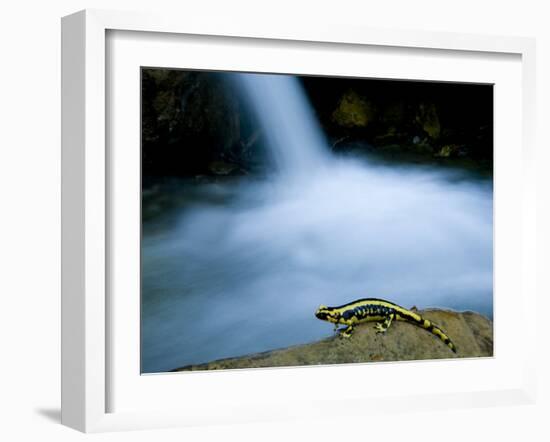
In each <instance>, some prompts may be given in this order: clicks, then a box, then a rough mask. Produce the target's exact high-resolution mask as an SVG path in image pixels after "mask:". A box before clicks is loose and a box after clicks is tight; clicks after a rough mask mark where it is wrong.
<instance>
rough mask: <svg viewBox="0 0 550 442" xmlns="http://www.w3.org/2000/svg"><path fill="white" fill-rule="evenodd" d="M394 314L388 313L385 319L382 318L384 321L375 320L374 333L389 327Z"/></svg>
mask: <svg viewBox="0 0 550 442" xmlns="http://www.w3.org/2000/svg"><path fill="white" fill-rule="evenodd" d="M394 317H395V315H394V314H393V313H392V314H391V315H388V316H387V317H386V319H384V322H377V323H376V325H375V326H374V329H375V330H376V333H377V334H378V333H386V331H387V330H388V328H390V325H391V323H392V321H393V319H394Z"/></svg>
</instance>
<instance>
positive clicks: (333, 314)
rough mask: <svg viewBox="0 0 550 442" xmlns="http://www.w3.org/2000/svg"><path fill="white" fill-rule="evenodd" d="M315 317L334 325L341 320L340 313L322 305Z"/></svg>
mask: <svg viewBox="0 0 550 442" xmlns="http://www.w3.org/2000/svg"><path fill="white" fill-rule="evenodd" d="M315 316H317V318H318V319H321V320H323V321H328V322H332V323H334V324H336V323H337V322H338V321H339V320H340V312H338V310H336V309H334V308H332V307H327V306H326V305H320V306H319V308H318V309H317V311H316V312H315Z"/></svg>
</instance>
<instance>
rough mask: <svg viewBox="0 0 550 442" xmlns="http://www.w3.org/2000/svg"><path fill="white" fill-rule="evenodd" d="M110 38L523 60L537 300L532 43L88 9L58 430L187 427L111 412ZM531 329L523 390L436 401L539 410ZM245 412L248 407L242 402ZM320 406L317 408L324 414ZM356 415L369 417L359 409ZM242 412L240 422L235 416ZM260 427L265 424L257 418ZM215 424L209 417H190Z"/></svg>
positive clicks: (169, 416) (527, 224)
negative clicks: (236, 41) (216, 39)
mask: <svg viewBox="0 0 550 442" xmlns="http://www.w3.org/2000/svg"><path fill="white" fill-rule="evenodd" d="M108 30H122V31H148V32H162V33H174V34H196V35H211V36H220V37H224V36H226V37H248V38H262V39H266V38H267V39H276V40H289V41H310V42H332V43H340V44H350V45H375V46H381V47H401V48H428V49H441V50H458V51H477V52H496V53H511V54H518V55H520V56H521V57H522V74H523V79H522V82H523V84H522V94H523V96H522V100H523V109H522V157H523V170H522V171H521V173H522V178H523V189H522V203H523V207H522V208H521V210H522V214H523V217H522V221H523V224H522V227H521V232H518V235H519V236H520V237H521V240H522V269H521V274H522V294H521V296H520V297H519V301H518V302H519V303H520V304H521V305H522V307H523V308H524V309H525V310H527V309H528V308H529V307H530V306H532V305H534V304H535V303H536V301H537V299H536V281H535V271H536V265H535V264H536V262H535V256H536V236H535V235H536V234H535V231H536V214H535V200H536V192H535V191H536V183H535V179H536V177H535V174H534V169H535V165H536V163H535V146H534V130H535V119H534V108H535V42H534V39H529V38H519V37H494V36H479V35H466V34H455V33H431V32H420V31H402V30H399V31H394V30H375V29H363V28H353V27H344V26H337V25H334V26H326V24H312V25H308V26H299V27H294V26H292V25H289V24H285V25H283V24H280V23H278V24H276V25H273V24H271V25H268V24H266V23H263V22H256V21H254V23H246V24H245V23H243V22H239V23H232V22H229V21H228V22H223V23H222V22H216V21H212V20H206V19H203V20H201V19H200V18H197V17H165V16H154V15H152V14H141V13H126V12H113V11H100V10H86V11H81V12H78V13H76V14H73V15H70V16H67V17H65V18H63V20H62V55H63V58H62V122H63V127H62V423H63V424H65V425H67V426H70V427H73V428H76V429H78V430H80V431H85V432H92V431H93V432H96V431H112V430H123V429H137V428H158V427H170V426H182V425H186V424H188V423H187V422H186V419H185V418H186V416H182V415H181V414H179V413H177V412H174V413H166V412H158V413H107V412H106V396H107V392H108V391H109V388H110V386H109V385H108V379H107V377H106V366H107V364H108V361H109V357H110V355H109V354H108V345H107V342H106V336H107V333H106V328H107V324H108V322H109V320H108V318H109V315H110V312H109V310H108V307H107V304H106V285H107V278H108V275H107V273H106V272H107V270H106V268H107V267H106V259H107V256H106V244H108V242H109V237H108V234H109V232H108V230H107V229H106V217H107V216H108V213H109V201H110V200H109V195H108V185H107V182H106V180H107V175H106V132H105V124H106V119H107V118H108V115H107V109H106V96H107V95H106V94H108V93H109V91H108V90H107V89H106V86H107V85H106V80H105V72H106V71H105V67H106V51H105V47H106V46H105V38H106V32H107V31H108ZM535 327H536V325H535V324H530V326H529V328H528V329H527V330H526V331H525V332H524V333H525V334H526V337H525V342H526V343H527V344H526V345H528V349H527V350H528V353H527V354H528V355H529V356H528V358H527V360H526V361H524V362H525V369H526V371H525V376H524V386H523V388H521V389H513V390H502V391H497V392H494V391H492V392H481V391H480V392H472V393H471V394H463V395H462V394H460V395H456V394H455V395H449V394H442V395H437V403H438V408H442V407H443V408H448V407H464V406H465V407H469V406H472V405H474V406H491V405H499V404H506V403H510V404H517V403H533V401H534V397H535V371H536V366H535V348H534V347H535V346H534V342H535V340H534V336H535ZM433 400H434V397H433V395H426V396H425V397H419V398H415V408H416V409H418V408H420V409H423V408H427V409H430V408H431V407H432V406H433V405H431V404H432V403H433ZM240 405H242V404H240ZM245 408H246V407H244V408H243V407H242V406H236V407H235V412H236V416H235V417H234V419H232V420H231V422H248V421H249V420H251V419H252V420H253V419H254V417H251V416H244V415H243V412H244V410H245ZM298 408H299V407H297V408H296V409H292V407H291V406H290V404H289V409H288V410H280V409H278V408H277V407H274V408H273V410H272V415H273V419H281V418H285V417H289V416H292V417H296V416H300V410H299V409H298ZM320 408H321V407H319V411H320V414H321V415H322V413H321V410H320ZM360 409H361V410H362V411H364V412H368V411H369V407H367V406H365V404H363V405H362V406H361V407H360ZM370 409H372V410H374V409H376V410H377V411H380V410H381V409H382V410H387V411H398V410H400V409H401V410H404V411H406V410H407V405H406V403H405V404H404V405H403V404H400V403H399V402H398V400H396V399H395V397H393V396H388V397H387V398H381V399H380V400H379V401H378V402H377V404H376V406H373V407H371V408H370ZM239 411H240V413H241V414H240V415H239ZM259 418H260V419H261V416H259ZM193 422H194V424H195V425H196V424H197V422H199V423H203V424H209V423H210V420H209V416H194V421H193Z"/></svg>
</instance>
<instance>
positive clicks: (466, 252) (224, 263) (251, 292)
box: [141, 74, 493, 373]
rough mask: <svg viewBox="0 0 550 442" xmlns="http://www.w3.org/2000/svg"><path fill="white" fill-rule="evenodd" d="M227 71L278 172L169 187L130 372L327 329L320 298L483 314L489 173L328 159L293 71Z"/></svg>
mask: <svg viewBox="0 0 550 442" xmlns="http://www.w3.org/2000/svg"><path fill="white" fill-rule="evenodd" d="M237 78H238V80H237V82H238V83H237V86H238V87H239V88H240V90H241V91H242V93H243V94H244V95H245V96H246V97H247V99H248V100H249V104H250V106H251V108H252V109H253V110H254V112H255V113H256V114H257V115H258V118H259V121H260V123H261V125H262V130H263V131H264V134H265V137H266V139H267V140H268V143H269V148H270V154H271V156H272V159H273V162H274V164H275V166H276V170H277V173H274V174H272V175H270V176H268V177H264V178H261V179H260V178H246V177H245V178H240V179H234V180H227V182H226V183H206V184H196V183H194V184H191V182H186V181H182V182H180V183H179V184H175V185H174V186H173V187H172V191H171V194H170V195H172V197H174V198H176V199H179V200H184V201H185V204H183V205H180V206H178V205H174V206H173V207H172V208H170V209H167V210H166V211H165V212H164V213H162V214H160V215H159V216H156V217H155V218H154V219H152V220H150V221H144V223H143V238H142V349H141V350H142V372H143V373H152V372H163V371H168V370H172V369H175V368H177V367H181V366H185V365H188V364H196V363H202V362H208V361H212V360H215V359H220V358H227V357H234V356H240V355H245V354H250V353H255V352H261V351H266V350H271V349H275V348H280V347H286V346H290V345H295V344H301V343H307V342H311V341H315V340H318V339H321V338H324V337H327V336H330V335H331V334H332V333H333V332H332V327H331V326H329V325H328V324H327V323H324V322H322V321H319V320H318V319H316V318H315V316H314V312H315V309H316V308H317V307H318V306H319V304H326V305H340V304H344V303H346V302H349V301H352V300H354V299H358V298H362V297H380V298H385V299H388V300H391V301H393V302H396V303H398V304H400V305H402V306H404V307H411V306H413V305H415V306H417V307H418V308H420V309H422V308H427V307H442V308H452V309H456V310H474V311H476V312H479V313H482V314H485V315H486V316H488V317H491V318H492V313H493V310H492V309H493V283H492V281H493V253H492V251H493V239H492V238H493V209H492V207H493V195H492V180H491V179H483V178H480V177H478V176H475V175H474V174H472V173H470V172H466V171H463V170H462V171H461V170H448V169H445V170H442V169H441V168H436V167H431V166H410V165H409V166H404V165H399V164H398V165H396V164H390V165H388V164H385V165H383V164H379V163H375V162H374V161H369V160H368V158H364V157H363V158H350V157H347V158H342V157H337V156H334V155H332V153H331V152H330V150H329V148H328V147H327V143H326V142H325V140H324V136H323V133H322V130H321V129H320V128H319V127H318V125H317V122H316V119H315V118H314V116H313V114H312V110H311V107H310V105H309V103H308V102H307V99H306V97H305V94H304V92H303V91H302V90H301V88H300V84H299V83H298V81H297V80H296V79H295V78H293V77H290V76H279V75H252V74H246V75H239V76H237ZM165 197H166V195H165ZM178 207H179V208H178Z"/></svg>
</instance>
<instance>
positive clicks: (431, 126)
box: [415, 103, 441, 140]
mask: <svg viewBox="0 0 550 442" xmlns="http://www.w3.org/2000/svg"><path fill="white" fill-rule="evenodd" d="M415 119H416V122H417V123H418V124H419V125H420V127H421V128H422V129H423V130H424V132H426V133H427V134H428V135H429V136H430V138H432V139H434V140H437V139H438V138H439V135H440V134H441V125H440V123H439V115H438V113H437V109H436V107H435V105H434V104H425V103H421V104H420V105H419V106H418V111H417V113H416V117H415Z"/></svg>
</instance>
